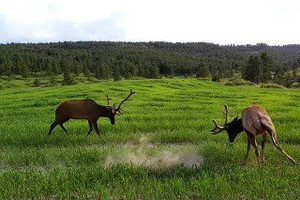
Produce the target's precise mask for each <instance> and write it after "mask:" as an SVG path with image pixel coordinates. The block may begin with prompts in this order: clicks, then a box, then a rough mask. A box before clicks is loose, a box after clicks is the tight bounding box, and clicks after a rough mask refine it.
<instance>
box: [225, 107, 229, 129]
mask: <svg viewBox="0 0 300 200" xmlns="http://www.w3.org/2000/svg"><path fill="white" fill-rule="evenodd" d="M224 107H225V113H224V115H225V116H224V118H225V125H226V124H227V123H228V116H229V114H228V106H227V105H226V104H225V105H224Z"/></svg>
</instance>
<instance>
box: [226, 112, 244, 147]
mask: <svg viewBox="0 0 300 200" xmlns="http://www.w3.org/2000/svg"><path fill="white" fill-rule="evenodd" d="M226 130H227V133H228V137H229V141H230V142H233V141H234V139H235V138H236V136H237V135H238V134H239V133H241V132H243V131H244V128H243V121H242V118H240V119H238V117H236V118H235V119H234V120H232V121H231V122H230V123H228V124H227V129H226Z"/></svg>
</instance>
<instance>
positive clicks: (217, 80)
mask: <svg viewBox="0 0 300 200" xmlns="http://www.w3.org/2000/svg"><path fill="white" fill-rule="evenodd" d="M211 81H213V82H219V81H220V76H219V75H213V76H212V78H211Z"/></svg>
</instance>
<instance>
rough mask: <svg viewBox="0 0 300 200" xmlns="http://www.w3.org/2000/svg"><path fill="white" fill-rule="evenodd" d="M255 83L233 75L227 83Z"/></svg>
mask: <svg viewBox="0 0 300 200" xmlns="http://www.w3.org/2000/svg"><path fill="white" fill-rule="evenodd" d="M253 84H254V83H253V82H251V81H245V80H244V79H242V78H240V77H233V78H231V79H229V80H228V81H227V82H226V83H225V85H231V86H238V85H253Z"/></svg>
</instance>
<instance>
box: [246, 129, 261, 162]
mask: <svg viewBox="0 0 300 200" xmlns="http://www.w3.org/2000/svg"><path fill="white" fill-rule="evenodd" d="M248 138H249V142H250V143H251V145H252V146H253V147H254V149H255V155H256V159H257V161H258V163H259V153H258V148H257V142H256V139H255V136H254V135H251V133H250V134H248Z"/></svg>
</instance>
